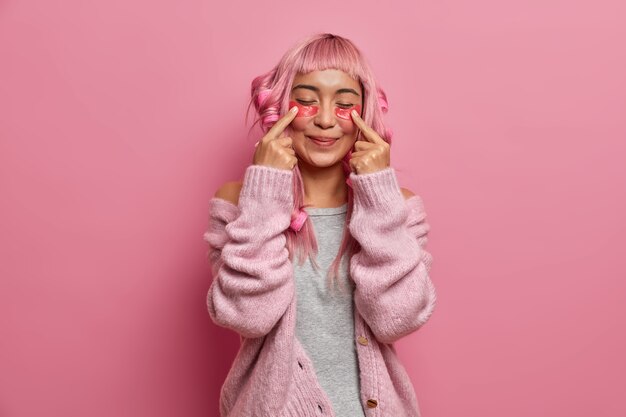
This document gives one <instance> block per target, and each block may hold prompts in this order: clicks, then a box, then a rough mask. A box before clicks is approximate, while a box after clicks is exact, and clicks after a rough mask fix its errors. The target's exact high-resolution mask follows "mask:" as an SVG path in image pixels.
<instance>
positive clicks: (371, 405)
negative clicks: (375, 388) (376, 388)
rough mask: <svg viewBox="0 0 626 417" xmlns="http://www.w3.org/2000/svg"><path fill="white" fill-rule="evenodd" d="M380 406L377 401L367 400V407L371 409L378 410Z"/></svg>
mask: <svg viewBox="0 0 626 417" xmlns="http://www.w3.org/2000/svg"><path fill="white" fill-rule="evenodd" d="M377 405H378V401H376V400H375V399H373V398H370V399H369V400H367V406H368V407H369V408H376V406H377Z"/></svg>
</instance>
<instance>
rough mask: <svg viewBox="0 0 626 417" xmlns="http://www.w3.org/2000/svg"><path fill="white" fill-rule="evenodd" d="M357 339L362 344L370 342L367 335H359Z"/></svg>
mask: <svg viewBox="0 0 626 417" xmlns="http://www.w3.org/2000/svg"><path fill="white" fill-rule="evenodd" d="M357 340H358V341H359V343H360V344H362V345H363V346H367V343H368V341H367V337H364V336H359V337H358V338H357Z"/></svg>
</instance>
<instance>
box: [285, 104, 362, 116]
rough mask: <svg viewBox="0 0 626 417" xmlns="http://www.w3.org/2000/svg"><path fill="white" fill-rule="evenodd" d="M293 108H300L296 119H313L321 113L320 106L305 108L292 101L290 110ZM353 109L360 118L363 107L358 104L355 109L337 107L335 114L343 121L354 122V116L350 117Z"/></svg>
mask: <svg viewBox="0 0 626 417" xmlns="http://www.w3.org/2000/svg"><path fill="white" fill-rule="evenodd" d="M293 106H296V107H298V114H296V117H311V116H315V115H316V114H317V112H318V111H319V107H318V106H305V105H303V104H300V103H298V102H297V101H294V100H292V101H290V102H289V108H292V107H293ZM352 109H354V110H356V112H357V113H358V114H359V116H360V115H361V105H360V104H357V105H355V106H353V107H349V108H347V109H344V108H341V107H335V114H336V115H337V117H339V118H341V119H345V120H352V116H350V112H351V111H352Z"/></svg>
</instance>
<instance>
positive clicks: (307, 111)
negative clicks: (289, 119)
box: [289, 101, 319, 117]
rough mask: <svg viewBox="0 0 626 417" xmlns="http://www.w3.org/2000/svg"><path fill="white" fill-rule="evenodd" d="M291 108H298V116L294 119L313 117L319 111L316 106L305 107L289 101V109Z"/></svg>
mask: <svg viewBox="0 0 626 417" xmlns="http://www.w3.org/2000/svg"><path fill="white" fill-rule="evenodd" d="M293 106H297V107H298V114H296V117H310V116H315V115H316V114H317V112H318V111H319V107H317V106H305V105H302V104H300V103H298V102H297V101H290V102H289V108H292V107H293Z"/></svg>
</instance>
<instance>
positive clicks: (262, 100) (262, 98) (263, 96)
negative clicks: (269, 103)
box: [256, 88, 272, 107]
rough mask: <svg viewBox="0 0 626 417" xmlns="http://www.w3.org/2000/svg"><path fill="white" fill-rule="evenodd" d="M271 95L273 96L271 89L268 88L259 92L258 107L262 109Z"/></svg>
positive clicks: (257, 97)
mask: <svg viewBox="0 0 626 417" xmlns="http://www.w3.org/2000/svg"><path fill="white" fill-rule="evenodd" d="M270 94H272V89H271V88H266V89H264V90H261V91H259V93H258V94H257V96H256V103H257V105H258V106H259V107H261V106H262V105H263V103H265V100H267V98H268V97H269V96H270Z"/></svg>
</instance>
